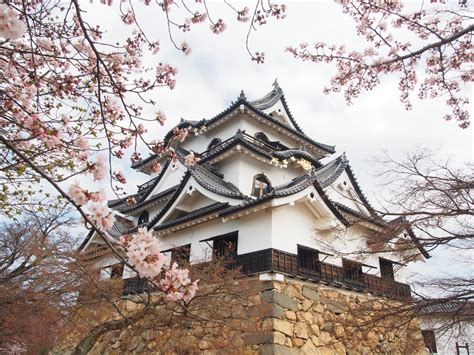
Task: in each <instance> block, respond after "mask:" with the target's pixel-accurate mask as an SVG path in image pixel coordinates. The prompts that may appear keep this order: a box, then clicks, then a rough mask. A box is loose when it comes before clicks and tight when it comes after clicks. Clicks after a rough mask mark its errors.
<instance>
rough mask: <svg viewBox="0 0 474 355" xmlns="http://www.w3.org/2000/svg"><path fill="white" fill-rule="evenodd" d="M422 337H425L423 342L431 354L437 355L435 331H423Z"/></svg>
mask: <svg viewBox="0 0 474 355" xmlns="http://www.w3.org/2000/svg"><path fill="white" fill-rule="evenodd" d="M421 335H423V341H424V342H425V346H426V347H427V348H428V350H429V351H430V353H437V352H438V350H437V349H436V338H435V333H434V331H433V330H422V331H421Z"/></svg>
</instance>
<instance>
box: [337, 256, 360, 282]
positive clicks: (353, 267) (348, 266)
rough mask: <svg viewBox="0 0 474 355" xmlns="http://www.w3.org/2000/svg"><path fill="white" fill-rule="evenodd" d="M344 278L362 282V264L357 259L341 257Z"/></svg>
mask: <svg viewBox="0 0 474 355" xmlns="http://www.w3.org/2000/svg"><path fill="white" fill-rule="evenodd" d="M342 267H343V269H344V278H345V279H346V280H351V281H356V282H362V275H363V274H362V264H361V263H358V262H357V261H352V260H347V259H342Z"/></svg>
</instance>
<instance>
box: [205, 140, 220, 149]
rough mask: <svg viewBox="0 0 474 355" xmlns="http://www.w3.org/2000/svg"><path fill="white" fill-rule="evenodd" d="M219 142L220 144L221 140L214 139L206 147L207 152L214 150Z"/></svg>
mask: <svg viewBox="0 0 474 355" xmlns="http://www.w3.org/2000/svg"><path fill="white" fill-rule="evenodd" d="M221 142H222V139H220V138H214V139H213V140H211V142H210V143H209V145H208V146H207V150H209V149H212V148H214V147H215V146H216V145H218V144H220V143H221Z"/></svg>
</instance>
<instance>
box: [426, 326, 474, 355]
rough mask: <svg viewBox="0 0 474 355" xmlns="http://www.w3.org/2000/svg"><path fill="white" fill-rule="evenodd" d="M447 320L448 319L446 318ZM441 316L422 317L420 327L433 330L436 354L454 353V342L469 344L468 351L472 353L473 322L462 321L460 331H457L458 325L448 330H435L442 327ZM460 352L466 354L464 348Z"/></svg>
mask: <svg viewBox="0 0 474 355" xmlns="http://www.w3.org/2000/svg"><path fill="white" fill-rule="evenodd" d="M448 321H449V320H448ZM442 325H443V318H431V319H427V318H425V319H422V322H421V329H426V330H434V331H435V338H436V348H437V350H438V352H437V354H438V355H452V354H456V342H458V343H459V344H460V345H465V344H466V343H467V344H469V353H470V354H472V353H473V350H474V323H473V322H471V323H468V322H466V323H463V324H462V325H461V327H460V328H461V329H460V330H461V331H460V332H458V330H459V329H458V327H455V328H453V329H451V330H448V331H444V332H443V331H441V330H437V328H440V327H442ZM460 354H462V355H464V354H467V352H466V350H465V349H462V350H461V352H460Z"/></svg>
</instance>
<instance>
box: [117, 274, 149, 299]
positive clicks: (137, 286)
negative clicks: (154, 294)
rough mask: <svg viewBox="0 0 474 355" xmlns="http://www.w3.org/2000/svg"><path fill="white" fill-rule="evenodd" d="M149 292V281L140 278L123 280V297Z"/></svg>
mask: <svg viewBox="0 0 474 355" xmlns="http://www.w3.org/2000/svg"><path fill="white" fill-rule="evenodd" d="M146 291H148V281H147V280H146V279H142V278H140V277H132V278H129V279H124V280H123V291H122V295H124V296H125V295H133V294H138V293H143V292H146Z"/></svg>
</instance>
